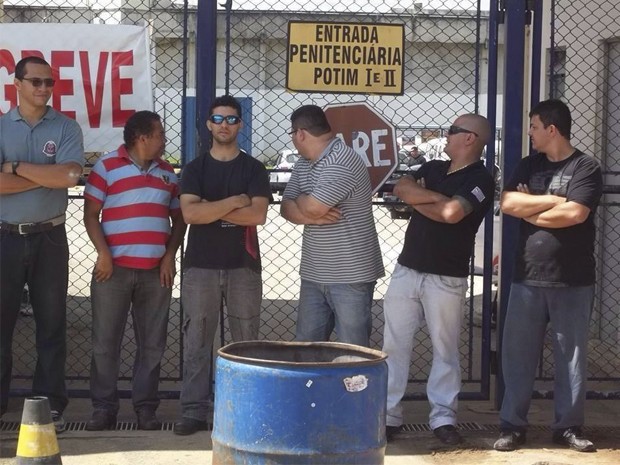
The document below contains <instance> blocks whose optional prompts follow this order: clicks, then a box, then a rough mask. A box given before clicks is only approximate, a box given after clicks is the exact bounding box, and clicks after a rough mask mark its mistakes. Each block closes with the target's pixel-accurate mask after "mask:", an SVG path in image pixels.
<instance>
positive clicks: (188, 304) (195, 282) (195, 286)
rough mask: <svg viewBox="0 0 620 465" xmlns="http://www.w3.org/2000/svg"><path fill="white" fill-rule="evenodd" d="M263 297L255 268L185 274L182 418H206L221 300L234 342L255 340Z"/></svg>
mask: <svg viewBox="0 0 620 465" xmlns="http://www.w3.org/2000/svg"><path fill="white" fill-rule="evenodd" d="M262 296H263V282H262V279H261V273H260V272H257V271H254V270H251V269H250V268H235V269H231V270H211V269H204V268H189V269H187V270H185V272H184V273H183V284H182V286H181V300H182V303H183V313H184V321H183V335H184V339H183V348H184V353H183V384H182V386H181V411H182V416H183V417H185V418H191V419H194V420H199V421H205V420H206V419H207V411H208V408H209V392H210V382H211V379H210V368H211V360H212V357H211V353H212V349H213V339H214V338H215V333H216V331H217V326H218V322H219V318H220V306H221V304H222V302H225V303H226V312H227V317H228V326H229V328H230V332H231V335H232V339H233V341H234V342H239V341H249V340H256V339H258V328H259V325H260V310H261V300H262Z"/></svg>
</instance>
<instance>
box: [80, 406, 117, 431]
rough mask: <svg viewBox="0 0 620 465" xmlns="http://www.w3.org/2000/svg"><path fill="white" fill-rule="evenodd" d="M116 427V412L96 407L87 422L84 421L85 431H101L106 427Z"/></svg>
mask: <svg viewBox="0 0 620 465" xmlns="http://www.w3.org/2000/svg"><path fill="white" fill-rule="evenodd" d="M115 428H116V413H113V412H110V411H109V410H105V409H97V410H95V411H94V412H93V416H92V417H90V420H88V423H86V431H103V430H106V429H115Z"/></svg>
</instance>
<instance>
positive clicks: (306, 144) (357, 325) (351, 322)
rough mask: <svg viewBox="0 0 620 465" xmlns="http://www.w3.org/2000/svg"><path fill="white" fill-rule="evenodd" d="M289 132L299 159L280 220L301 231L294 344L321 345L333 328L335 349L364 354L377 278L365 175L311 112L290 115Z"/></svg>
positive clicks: (378, 261)
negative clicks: (357, 348)
mask: <svg viewBox="0 0 620 465" xmlns="http://www.w3.org/2000/svg"><path fill="white" fill-rule="evenodd" d="M291 125H292V131H291V133H290V134H291V137H292V138H293V144H294V145H295V148H297V150H298V152H299V154H300V155H301V158H300V159H299V161H298V162H297V163H296V164H295V169H294V170H293V173H292V174H291V179H290V181H289V182H288V184H287V186H286V189H285V190H284V195H283V200H282V206H281V213H282V216H283V217H284V218H286V219H287V220H289V221H290V222H292V223H295V224H303V225H304V232H303V243H302V250H301V263H300V268H299V274H300V276H301V286H300V291H299V306H298V308H297V328H296V335H295V337H296V339H297V340H298V341H328V340H329V338H330V335H331V333H332V330H333V329H334V328H335V329H336V334H337V336H338V341H340V342H347V343H351V344H358V345H362V346H368V345H369V339H370V331H371V329H372V314H371V307H372V295H373V291H374V288H375V283H376V281H377V279H378V278H380V277H381V276H383V275H384V269H383V262H382V258H381V250H380V248H379V240H378V238H377V231H376V229H375V222H374V217H373V214H372V191H371V187H370V177H369V175H368V170H367V168H366V166H365V165H364V162H363V161H362V159H361V157H360V156H359V155H358V154H356V153H355V152H354V151H353V149H351V148H350V147H348V146H346V145H345V144H344V142H343V141H342V140H341V139H340V138H338V137H334V134H333V132H332V130H331V127H330V125H329V122H328V121H327V118H326V117H325V113H324V112H323V110H322V109H321V108H319V107H317V106H316V105H304V106H302V107H300V108H298V109H297V110H295V111H294V112H293V114H292V115H291Z"/></svg>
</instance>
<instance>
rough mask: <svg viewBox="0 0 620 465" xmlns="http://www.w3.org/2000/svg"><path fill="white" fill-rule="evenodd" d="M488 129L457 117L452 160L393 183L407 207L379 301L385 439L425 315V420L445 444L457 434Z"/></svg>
mask: <svg viewBox="0 0 620 465" xmlns="http://www.w3.org/2000/svg"><path fill="white" fill-rule="evenodd" d="M490 134H491V130H490V126H489V123H488V121H487V120H486V118H484V117H482V116H479V115H473V114H466V115H462V116H460V117H458V118H457V119H456V121H455V122H454V125H452V126H450V129H449V130H448V137H447V144H446V147H445V149H444V150H445V152H446V154H447V155H448V157H449V158H450V159H449V160H448V161H444V160H432V161H429V162H427V163H425V164H423V165H422V166H421V167H420V169H419V170H418V171H416V172H415V173H414V174H413V177H409V176H406V177H403V178H401V179H400V180H399V181H398V183H397V184H396V186H395V188H394V194H395V195H397V196H398V197H399V198H400V199H401V200H402V201H403V202H405V203H407V204H409V205H411V206H412V207H413V213H412V215H411V221H410V223H409V227H408V228H407V232H406V234H405V243H404V246H403V251H402V253H401V254H400V256H399V257H398V263H397V264H396V266H395V268H394V273H393V274H392V280H391V281H390V285H389V287H388V290H387V292H386V295H385V301H384V306H383V308H384V315H385V327H384V335H383V337H384V342H383V351H384V352H385V353H386V354H388V359H387V364H388V399H387V418H386V425H387V430H386V435H387V437H388V440H391V439H392V438H393V436H394V434H396V433H397V432H398V430H399V428H400V426H401V425H402V423H403V410H402V406H401V399H402V397H403V395H404V394H405V390H406V388H407V380H408V377H409V365H410V361H411V352H412V350H413V339H414V337H415V334H416V332H417V330H418V328H419V327H420V326H421V324H422V320H423V319H424V320H426V325H427V327H428V331H429V334H430V338H431V343H432V346H433V362H432V366H431V372H430V374H429V377H428V383H427V388H426V392H427V395H428V400H429V402H430V405H431V412H430V418H429V423H430V426H431V428H432V429H433V433H434V434H435V436H436V437H437V438H438V439H439V440H440V441H441V442H443V443H444V444H448V445H455V444H458V443H459V442H460V441H461V437H460V435H459V433H458V431H457V430H456V428H455V425H456V412H457V400H458V395H459V391H460V389H461V366H460V353H459V345H460V344H459V341H460V333H461V320H462V316H463V307H464V304H465V292H466V290H467V276H468V275H469V262H470V259H471V251H472V248H473V245H474V237H475V235H476V231H477V230H478V227H479V226H480V223H481V222H482V220H483V219H484V216H485V215H486V213H487V212H488V211H489V209H490V208H491V206H492V204H493V191H494V182H493V177H492V176H491V174H490V173H489V172H488V171H487V169H486V168H485V167H484V164H483V162H482V161H481V160H480V157H481V154H482V151H483V149H484V146H485V145H486V143H487V142H488V140H489V136H490Z"/></svg>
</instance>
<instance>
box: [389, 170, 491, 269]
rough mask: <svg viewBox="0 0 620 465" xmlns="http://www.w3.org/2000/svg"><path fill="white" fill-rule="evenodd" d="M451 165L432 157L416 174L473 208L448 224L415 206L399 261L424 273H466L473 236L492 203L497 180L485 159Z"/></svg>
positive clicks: (448, 195) (442, 192)
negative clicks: (454, 168) (455, 167)
mask: <svg viewBox="0 0 620 465" xmlns="http://www.w3.org/2000/svg"><path fill="white" fill-rule="evenodd" d="M449 167H450V162H449V161H440V160H433V161H430V162H428V163H425V164H424V165H422V166H421V167H420V169H419V170H418V171H416V172H415V173H414V177H415V178H416V179H420V178H424V181H425V184H426V188H427V189H430V190H433V191H435V192H439V193H441V194H443V195H445V196H447V197H454V196H459V197H462V198H464V199H465V200H467V201H468V202H469V203H470V205H471V206H472V209H473V210H472V212H471V213H470V214H469V215H467V216H465V218H463V219H462V220H461V221H459V222H458V223H456V224H448V223H440V222H438V221H434V220H431V219H429V218H427V217H425V216H424V215H422V214H420V213H419V212H417V211H416V210H415V209H414V211H413V214H412V215H411V221H410V222H409V227H408V228H407V232H406V234H405V245H404V246H403V251H402V253H401V254H400V256H399V257H398V263H400V264H401V265H403V266H406V267H408V268H412V269H414V270H416V271H419V272H421V273H431V274H438V275H444V276H457V277H466V276H467V275H468V274H469V260H470V258H471V251H472V248H473V245H474V237H475V235H476V232H477V231H478V228H479V227H480V223H482V220H483V219H484V216H485V215H486V213H487V212H488V211H489V208H491V206H492V205H493V193H494V189H495V183H494V181H493V177H492V176H491V174H490V173H489V172H488V171H487V169H486V168H485V167H484V164H483V162H482V161H479V162H476V163H473V164H471V165H469V166H467V167H465V168H463V169H461V170H458V171H455V172H453V173H451V174H447V173H448V168H449Z"/></svg>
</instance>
